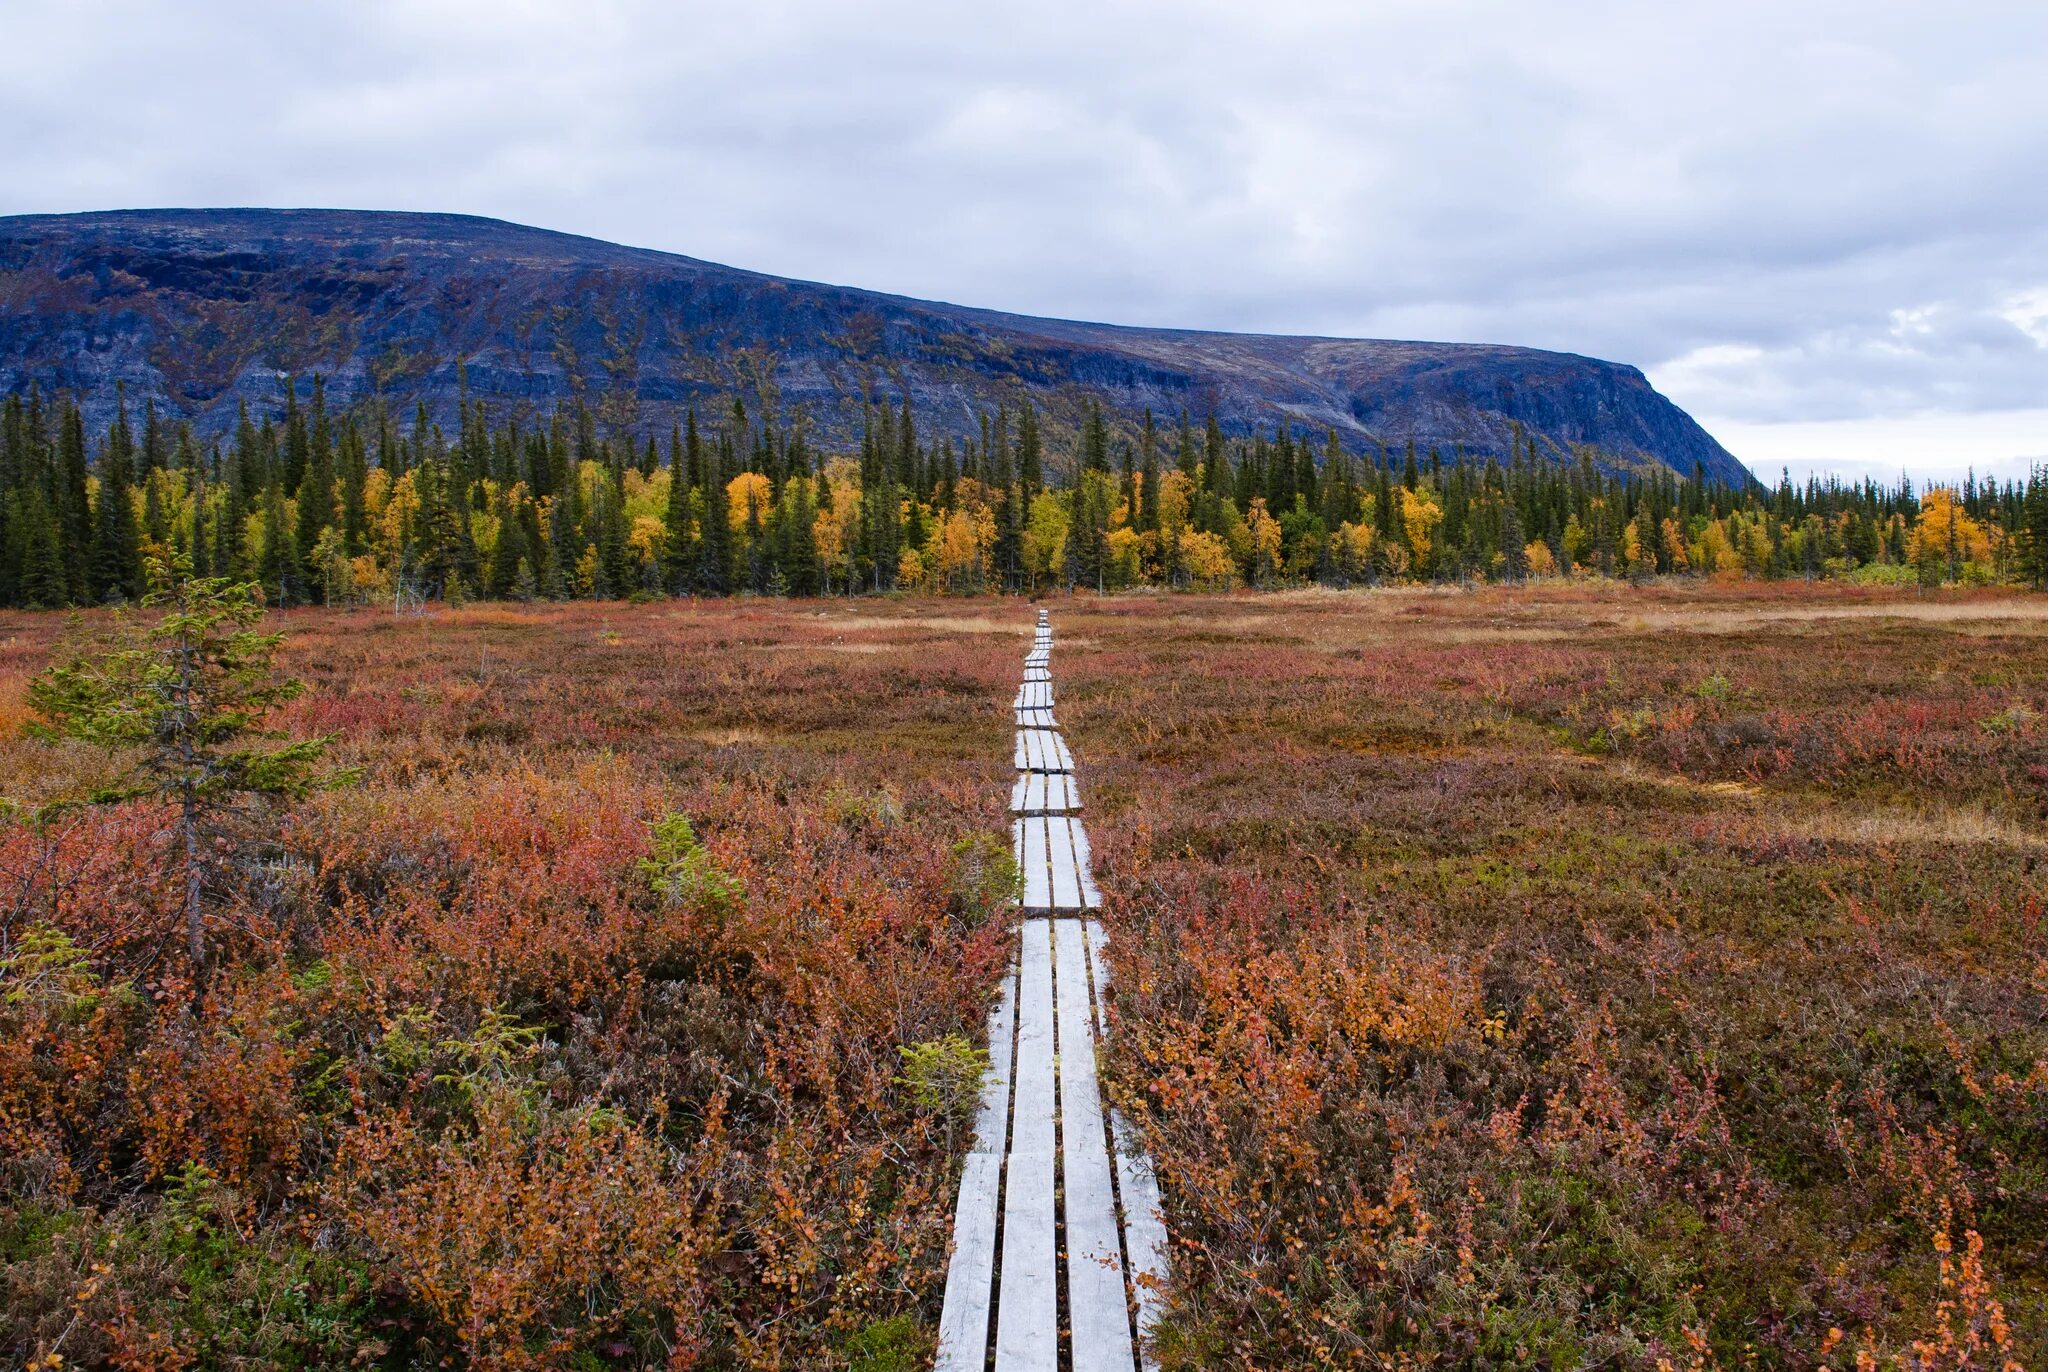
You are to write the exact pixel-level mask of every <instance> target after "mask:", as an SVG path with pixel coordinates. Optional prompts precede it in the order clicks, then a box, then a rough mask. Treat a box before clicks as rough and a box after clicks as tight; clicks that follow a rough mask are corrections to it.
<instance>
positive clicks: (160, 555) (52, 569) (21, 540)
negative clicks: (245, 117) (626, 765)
mask: <svg viewBox="0 0 2048 1372" xmlns="http://www.w3.org/2000/svg"><path fill="white" fill-rule="evenodd" d="M458 413H459V419H458V421H457V422H456V424H455V425H454V428H453V432H452V433H451V432H448V431H447V430H444V428H443V427H442V426H441V425H439V424H437V423H435V422H434V421H433V420H432V419H431V418H430V417H429V415H428V413H427V411H426V409H425V407H424V406H423V405H422V406H419V407H417V408H416V410H415V412H414V414H413V416H412V422H411V424H410V425H409V426H405V425H401V424H400V423H399V422H398V421H397V419H396V418H395V417H394V416H393V415H392V414H391V413H390V412H389V411H388V410H387V409H383V408H367V409H365V408H358V409H352V410H349V411H347V412H336V411H334V410H332V409H330V407H329V406H328V404H327V400H326V394H325V387H324V384H323V382H322V381H321V379H320V378H318V377H315V378H312V379H311V381H310V382H309V383H300V382H298V381H292V382H290V383H288V384H287V385H286V387H285V389H284V394H283V403H282V406H281V409H280V411H279V412H278V413H275V414H270V415H266V416H264V417H263V418H262V419H260V420H259V419H256V418H253V417H252V416H251V415H250V413H249V411H248V407H247V406H246V405H244V406H243V408H242V410H241V413H240V415H239V417H238V419H237V421H236V423H235V425H234V427H233V428H232V429H231V430H230V431H229V432H227V433H226V434H224V435H223V436H222V437H220V438H219V439H215V440H210V441H202V439H201V438H200V437H199V436H198V435H197V434H196V433H195V432H194V430H193V429H192V428H191V427H190V426H189V425H188V424H184V423H178V424H171V423H168V422H166V421H165V420H164V419H163V417H162V416H160V415H159V414H158V412H157V410H156V408H155V406H154V404H153V403H145V404H144V405H143V406H141V408H140V414H139V415H136V414H132V413H131V409H130V406H129V405H128V403H127V401H126V398H125V396H124V397H123V399H122V400H121V402H120V404H119V405H118V407H117V413H116V415H115V417H114V419H113V420H112V422H111V423H110V424H109V425H108V426H107V427H106V429H105V431H104V432H103V433H98V434H90V433H88V430H87V425H86V423H85V420H84V418H83V415H82V413H81V411H80V409H79V407H78V406H77V404H76V403H75V402H74V401H73V400H72V399H70V398H68V397H61V396H60V397H54V398H52V397H45V396H43V395H41V394H40V393H38V392H35V391H31V392H30V393H28V394H27V395H25V396H24V395H16V396H12V397H9V398H8V399H7V401H6V402H5V407H4V414H0V604H5V605H7V606H16V607H37V608H50V607H58V606H67V605H91V604H102V603H108V602H119V601H125V600H130V599H134V598H137V597H139V596H140V595H141V594H142V593H143V591H144V589H145V586H144V568H145V567H146V566H148V565H149V564H150V563H151V562H152V561H163V562H165V563H166V564H173V563H175V564H177V565H181V566H188V567H189V568H190V569H191V571H192V572H193V573H194V574H195V575H199V576H220V577H229V578H234V579H237V580H243V581H253V582H256V583H258V584H259V585H261V586H262V587H263V589H264V594H265V595H266V596H267V597H270V598H273V599H274V600H275V601H277V602H278V603H282V604H315V603H324V604H351V603H362V602H368V601H378V600H390V601H394V602H398V603H403V602H405V601H406V600H408V599H415V600H418V599H451V600H456V599H464V598H470V597H490V598H504V599H522V600H523V599H567V598H599V599H605V598H617V597H626V596H633V595H679V594H689V595H727V594H734V593H742V592H754V593H758V594H784V595H819V594H840V593H857V592H881V591H941V592H959V593H973V592H983V591H1041V590H1049V589H1066V588H1073V587H1077V586H1087V587H1094V588H1098V589H1101V590H1116V589H1122V588H1126V587H1131V586H1140V585H1152V586H1163V587H1177V588H1198V589H1222V588H1227V587H1232V586H1239V585H1245V586H1253V587H1262V588H1263V587H1278V586H1287V585H1303V584H1325V585H1334V586H1343V585H1355V584H1371V583H1380V582H1398V581H1424V582H1428V581H1452V580H1472V579H1483V580H1497V581H1518V580H1522V579H1525V578H1530V577H1548V576H1562V575H1587V576H1606V577H1628V578H1647V577H1653V576H1671V575H1693V576H1705V577H1741V578H1750V579H1776V578H1812V579H1821V578H1827V579H1851V580H1860V581H1873V582H1896V583H1918V584H1923V585H1935V584H1944V583H1955V582H1971V583H1985V584H1991V583H2023V584H2031V585H2034V586H2043V585H2048V468H2036V469H2035V470H2034V472H2033V473H2032V474H2031V476H2030V478H2029V479H2028V480H2027V481H2024V482H2018V481H2009V482H2004V483H1999V482H1995V481H1978V480H1976V479H1975V478H1974V477H1972V478H1970V479H1969V480H1967V481H1965V482H1963V483H1962V484H1961V485H1959V486H1931V487H1929V488H1927V489H1925V490H1922V491H1916V490H1915V489H1914V488H1913V486H1912V484H1911V483H1910V482H1907V481H1901V482H1900V483H1898V484H1896V485H1880V484H1878V483H1875V482H1871V481H1864V482H1860V483H1855V484H1845V483H1842V482H1840V481H1837V480H1826V481H1822V480H1819V479H1813V480H1809V481H1807V482H1806V483H1804V484H1803V485H1802V484H1795V483H1793V482H1792V481H1790V480H1789V479H1782V480H1781V481H1780V482H1779V484H1778V485H1777V486H1776V487H1775V488H1768V487H1765V486H1762V485H1753V486H1745V487H1734V486H1730V485H1727V484H1724V483H1720V482H1717V481H1713V480H1710V479H1708V478H1707V477H1706V476H1705V475H1704V473H1702V472H1700V471H1698V470H1697V469H1696V470H1695V471H1694V472H1693V473H1692V475H1691V476H1690V477H1689V478H1683V479H1682V478H1681V477H1680V476H1679V475H1677V474H1676V473H1673V472H1671V471H1669V470H1668V469H1663V468H1654V469H1647V470H1616V469H1615V468H1614V467H1612V466H1611V465H1608V464H1605V463H1602V462H1601V461H1599V460H1598V454H1596V453H1593V452H1591V451H1583V452H1580V453H1578V454H1576V455H1575V457H1574V458H1573V459H1572V460H1564V461H1560V460H1558V458H1557V457H1556V456H1555V455H1550V454H1545V453H1544V452H1542V451H1541V450H1540V447H1539V444H1538V442H1537V441H1536V440H1535V439H1534V438H1533V437H1530V436H1527V435H1525V434H1522V433H1520V432H1519V431H1518V432H1517V433H1516V434H1515V436H1514V438H1513V442H1512V452H1511V454H1510V455H1509V456H1508V458H1507V459H1506V460H1499V459H1496V458H1492V457H1487V458H1475V457H1472V456H1470V455H1466V454H1462V453H1455V454H1453V455H1451V456H1450V457H1449V458H1446V457H1445V456H1444V455H1443V454H1442V453H1441V452H1440V451H1437V450H1431V451H1429V452H1427V453H1418V451H1417V449H1416V447H1415V445H1414V444H1413V443H1408V444H1406V445H1402V446H1401V447H1399V448H1398V449H1388V448H1384V447H1375V448H1373V449H1372V450H1371V451H1369V452H1363V453H1361V452H1355V451H1353V450H1351V449H1348V448H1346V447H1345V446H1344V445H1343V443H1342V442H1340V440H1339V437H1338V435H1337V434H1336V433H1334V432H1331V433H1328V434H1326V435H1323V436H1322V437H1321V438H1320V440H1318V439H1317V438H1315V437H1313V436H1310V435H1308V434H1304V433H1298V432H1295V431H1293V430H1291V429H1290V428H1288V427H1286V426H1282V427H1280V428H1279V429H1277V430H1276V431H1274V432H1271V433H1261V434H1255V435H1252V436H1249V437H1226V436H1225V434H1224V433H1223V431H1222V429H1221V428H1220V426H1219V425H1218V424H1217V423H1216V421H1215V420H1214V419H1213V418H1212V419H1210V420H1208V421H1207V422H1206V423H1203V424H1200V425H1199V426H1198V425H1197V424H1196V422H1195V421H1193V420H1191V419H1190V417H1189V416H1187V415H1186V414H1182V415H1180V416H1178V418H1177V419H1176V420H1173V421H1169V422H1168V423H1165V424H1160V423H1157V422H1155V420H1154V417H1153V416H1152V415H1150V414H1149V413H1148V414H1146V415H1145V417H1144V419H1143V421H1142V422H1141V423H1138V424H1135V425H1116V424H1113V423H1112V421H1111V419H1110V418H1109V416H1108V415H1107V414H1106V413H1105V412H1104V411H1103V409H1102V408H1101V407H1100V406H1099V405H1097V404H1093V403H1091V404H1090V405H1089V406H1088V407H1087V410H1086V413H1085V416H1084V417H1083V418H1082V419H1081V421H1080V422H1079V423H1078V424H1076V425H1074V426H1072V429H1071V432H1063V433H1061V434H1059V435H1057V436H1054V435H1052V434H1051V433H1050V432H1049V426H1048V425H1047V424H1046V422H1045V421H1044V419H1043V417H1042V416H1041V415H1040V414H1039V413H1038V412H1037V411H1036V410H1035V409H1034V408H1033V407H1032V406H1030V405H1029V404H1025V405H1023V406H1021V407H1019V408H1016V409H1014V410H1013V409H1009V408H998V409H997V410H996V412H994V413H993V414H984V415H983V416H982V417H981V420H980V426H979V432H978V434H975V435H973V436H970V437H968V438H966V439H964V440H960V439H956V438H954V437H951V436H936V437H930V438H927V437H926V436H925V435H924V433H923V432H922V431H921V429H920V425H919V421H918V416H917V414H916V412H915V410H914V407H913V406H912V405H911V403H910V401H909V399H908V398H907V397H905V398H901V399H898V400H896V401H894V402H893V403H889V402H883V403H871V404H869V405H868V406H867V407H866V410H865V422H864V424H863V426H862V432H861V439H860V445H859V448H858V450H857V451H847V452H828V451H824V450H823V449H821V448H820V447H819V446H817V445H816V444H814V442H813V441H812V440H811V438H810V437H809V436H808V435H807V432H806V430H805V428H804V426H803V423H802V420H801V419H800V418H799V419H796V420H793V421H787V422H785V421H783V420H780V419H778V417H777V416H775V415H774V414H772V413H769V414H760V413H750V412H749V410H748V408H747V405H746V403H745V401H744V400H741V399H734V400H732V401H731V402H730V404H729V405H728V406H725V407H724V408H723V409H722V412H720V413H718V414H716V415H712V416H707V417H705V419H704V420H703V421H701V422H700V419H699V416H698V415H697V413H696V412H695V411H691V412H690V413H689V414H688V415H687V416H686V418H685V420H684V422H683V423H681V424H679V425H676V426H673V427H672V428H670V429H669V431H668V432H667V433H666V434H657V433H646V432H638V433H636V432H626V431H615V430H611V429H607V428H605V427H603V426H601V425H600V424H599V423H598V421H597V420H596V418H595V417H594V416H593V415H592V413H591V412H590V410H589V409H588V408H587V407H585V406H583V405H581V404H573V405H572V404H564V405H561V406H558V407H557V408H556V409H555V410H554V411H553V412H552V413H549V414H546V415H544V416H541V417H539V418H530V417H529V418H517V417H509V416H499V417H495V418H494V417H493V416H491V415H490V414H489V413H488V412H487V410H486V407H485V406H484V405H483V404H482V402H480V401H472V400H471V399H469V398H468V397H467V395H466V394H465V395H464V396H463V398H462V399H461V401H460V402H459V405H458Z"/></svg>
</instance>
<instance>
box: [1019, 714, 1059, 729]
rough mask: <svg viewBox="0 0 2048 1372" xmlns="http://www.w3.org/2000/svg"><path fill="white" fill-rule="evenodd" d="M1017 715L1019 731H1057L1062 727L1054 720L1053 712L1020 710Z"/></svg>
mask: <svg viewBox="0 0 2048 1372" xmlns="http://www.w3.org/2000/svg"><path fill="white" fill-rule="evenodd" d="M1016 714H1017V727H1018V728H1019V729H1057V728H1059V727H1060V726H1059V721H1058V720H1056V719H1054V718H1053V715H1052V711H1050V710H1040V709H1030V710H1018V711H1017V712H1016Z"/></svg>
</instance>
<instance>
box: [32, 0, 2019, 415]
mask: <svg viewBox="0 0 2048 1372" xmlns="http://www.w3.org/2000/svg"><path fill="white" fill-rule="evenodd" d="M10 8H11V11H12V13H11V15H10V19H9V30H10V33H9V42H8V44H7V45H6V48H7V51H6V53H5V54H4V55H0V126H4V127H5V128H6V129H8V130H9V132H10V135H11V137H10V138H9V139H8V140H6V141H5V142H4V143H0V197H4V200H0V209H7V210H19V211H30V210H65V209H87V208H105V207H111V206H119V205H164V204H207V203H212V204H222V203H243V204H339V205H353V206H364V207H371V208H411V209H436V210H455V211H466V212H471V213H483V214H494V215H498V216H501V217H505V218H509V219H515V220H519V221H522V222H526V223H534V224H540V225H543V226H547V227H552V228H561V229H567V230H570V231H574V232H581V233H588V234H593V235H597V236H600V237H605V238H611V239H616V240H619V241H623V242H629V243H636V244H641V245H646V246H652V247H661V248H668V249H672V250H675V251H679V252H685V253H690V254H692V255H695V256H700V257H707V258H711V259H714V260H718V261H725V262H731V263H733V264H735V265H739V266H746V267H752V268H756V269H759V270H765V271H771V272H777V273H782V274H787V275H796V276H805V277H810V278H814V279H820V280H828V281H837V282H843V283H846V284H852V285H860V286H866V287H871V288H875V289H881V290H892V291H898V292H902V293H904V294H911V295H920V296H929V297H936V298H942V299H949V300H956V301H962V302H965V303H971V304H980V305H988V306H993V307H997V308H1007V309H1015V310H1021V311H1029V312H1036V313H1049V314H1060V315H1069V316H1080V317H1088V318H1107V319H1113V320H1117V321H1119V322H1129V323H1153V324H1166V325H1177V326H1188V327H1210V328H1243V329H1261V330H1272V331H1283V332H1316V333H1340V334H1362V335H1394V336H1405V337H1423V338H1453V339H1480V340H1496V341H1512V342H1521V343H1529V344H1535V345H1539V346H1546V347H1556V348H1565V349H1570V350H1573V351H1579V352H1587V353H1592V354H1596V355H1600V356H1606V357H1614V358H1619V359H1622V360H1626V361H1631V362H1635V363H1637V364H1639V365H1641V366H1643V367H1644V368H1645V369H1646V370H1650V371H1651V372H1652V373H1653V375H1654V376H1656V377H1657V378H1658V379H1659V380H1660V382H1661V383H1662V384H1664V385H1665V386H1667V388H1669V389H1670V390H1671V391H1672V392H1673V394H1674V395H1675V396H1676V398H1678V399H1679V400H1680V401H1681V402H1682V403H1685V404H1687V405H1689V406H1692V407H1695V408H1697V409H1700V410H1702V411H1704V412H1705V413H1708V414H1711V415H1718V416H1724V417H1728V418H1731V419H1739V420H1748V421H1778V420H1794V419H1819V418H1851V417H1858V416H1870V415H1885V414H1902V413H1913V412H1918V411H1925V410H1929V409H1952V410H1958V411H1968V410H1991V409H2001V408H2012V407H2018V406H2026V405H2032V404H2036V403H2038V402H2039V401H2040V400H2041V398H2042V396H2043V395H2044V393H2048V384H2044V383H2048V347H2043V346H2041V344H2040V341H2039V340H2038V339H2037V338H2035V337H2032V336H2030V335H2029V334H2028V333H2027V332H2026V331H2025V330H2024V329H2022V328H2021V327H2020V326H2019V325H2017V324H2015V323H2014V322H2013V321H2012V320H2011V319H2010V318H2008V317H2007V314H2008V313H2009V312H2010V310H2011V302H2012V301H2014V300H2015V299H2019V298H2023V297H2025V296H2026V295H2027V293H2028V292H2030V291H2042V290H2048V228H2044V227H2043V226H2044V225H2048V178H2043V177H2041V176H2040V175H2039V174H2038V169H2039V168H2040V167H2041V166H2043V165H2048V83H2044V82H2042V81H2041V80H2040V79H2039V72H2040V71H2041V70H2042V68H2043V65H2044V63H2048V10H2044V9H2042V8H2041V7H2039V6H2035V5H2029V4H2024V3H2001V4H1988V3H1975V4H1960V5H1951V6H1945V7H1940V8H1937V7H1933V6H1923V5H1911V4H1902V3H1900V4H1874V5H1873V4H1868V3H1865V4H1856V5H1851V4H1846V3H1812V2H1810V0H1809V2H1807V3H1784V2H1782V0H1781V2H1779V3H1767V2H1766V0H1728V3H1724V4H1721V5H1718V6H1713V7H1704V6H1701V7H1693V6H1686V7H1679V6H1666V5H1641V4H1620V3H1605V2H1604V0H1603V3H1596V4H1588V5H1579V6H1571V7H1562V6H1529V5H1518V4H1511V3H1506V2H1505V0H1469V2H1466V3H1422V2H1421V0H1402V2H1401V3H1384V4H1373V5H1370V6H1361V5H1356V4H1343V3H1327V4H1306V3H1305V4H1295V5H1284V6H1275V5H1254V4H1249V3H1239V4H1216V3H1197V4H1185V3H1183V4H1175V5H1167V4H1151V3H1145V4H1102V3H1095V4H1082V3H1067V2H1066V0H1049V2H1048V3H1045V4H1040V5H1033V6H1021V7H1003V8H991V7H975V6H959V5H950V4H938V3H884V4H876V5H861V6H850V5H832V4H826V3H822V0H821V2H820V3H805V4H799V3H774V2H772V0H771V2H770V3H764V4H758V5H749V6H717V7H712V6H676V5H673V4H660V3H656V2H655V0H601V2H599V3H585V4H577V5H558V4H547V3H539V2H538V0H512V2H510V3H497V4H483V3H479V2H477V0H379V2H378V3H369V4H351V5H342V4H334V3H326V2H325V0H322V2H321V3H313V4H306V5H296V6H287V7H280V6H274V5H258V4H254V3H246V2H245V0H234V2H232V3H228V2H224V0H195V2H194V3H192V4H187V5H177V6H170V5H162V4H150V3H145V0H92V2H91V3H56V2H54V0H19V2H18V3H17V4H15V5H14V6H11V7H10ZM1899 311H1925V312H1926V313H1925V315H1924V322H1925V324H1926V327H1925V328H1922V329H1918V330H1916V331H1915V332H1913V333H1912V334H1911V335H1910V337H1906V338H1900V337H1897V336H1895V335H1894V333H1893V330H1894V327H1895V312H1899ZM2044 317H2048V315H2044Z"/></svg>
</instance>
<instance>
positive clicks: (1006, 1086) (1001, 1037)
mask: <svg viewBox="0 0 2048 1372" xmlns="http://www.w3.org/2000/svg"><path fill="white" fill-rule="evenodd" d="M1016 1031H1017V968H1016V965H1015V964H1014V963H1013V964H1012V965H1011V967H1010V970H1009V971H1008V972H1006V973H1004V974H1003V985H1002V990H1001V991H999V992H998V993H997V995H996V1003H995V1005H994V1006H993V1007H991V1008H990V1010H989V1012H988V1075H987V1076H986V1077H985V1078H983V1079H982V1083H981V1109H980V1110H979V1112H978V1113H977V1114H976V1115H975V1118H974V1147H975V1151H976V1152H981V1153H998V1154H999V1153H1001V1152H1002V1151H1003V1149H1004V1148H1005V1147H1006V1146H1007V1145H1008V1144H1009V1141H1010V1139H1009V1127H1010V1059H1011V1055H1012V1051H1013V1048H1014V1044H1013V1042H1012V1040H1013V1039H1015V1037H1016Z"/></svg>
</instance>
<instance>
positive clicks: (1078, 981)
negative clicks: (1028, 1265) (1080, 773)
mask: <svg viewBox="0 0 2048 1372" xmlns="http://www.w3.org/2000/svg"><path fill="white" fill-rule="evenodd" d="M1053 937H1054V942H1055V945H1056V946H1055V951H1054V967H1055V975H1056V992H1055V995H1056V999H1057V1013H1058V1018H1059V1049H1060V1062H1059V1066H1060V1155H1061V1157H1060V1160H1061V1164H1062V1169H1063V1171H1062V1177H1061V1183H1062V1185H1061V1191H1062V1194H1063V1195H1064V1197H1065V1200H1066V1221H1067V1327H1068V1329H1069V1330H1070V1331H1071V1333H1072V1339H1071V1342H1070V1344H1069V1347H1070V1348H1071V1350H1072V1358H1073V1372H1130V1369H1131V1367H1132V1363H1133V1359H1132V1355H1131V1315H1130V1306H1129V1304H1128V1303H1127V1300H1128V1298H1127V1295H1126V1288H1125V1285H1124V1267H1123V1253H1122V1244H1121V1242H1120V1235H1119V1234H1118V1231H1117V1213H1116V1191H1115V1189H1114V1184H1113V1182H1112V1180H1111V1164H1110V1157H1109V1143H1108V1133H1107V1131H1106V1130H1105V1129H1104V1128H1103V1122H1102V1093H1101V1090H1100V1088H1099V1087H1098V1086H1097V1085H1096V1081H1095V1014H1094V1005H1093V997H1092V995H1091V994H1090V992H1089V986H1088V950H1087V946H1086V943H1085V940H1084V938H1083V936H1082V934H1081V931H1080V930H1079V929H1077V928H1076V927H1074V925H1073V924H1071V923H1068V924H1065V925H1064V926H1061V927H1057V928H1056V929H1055V930H1054V935H1053Z"/></svg>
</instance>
